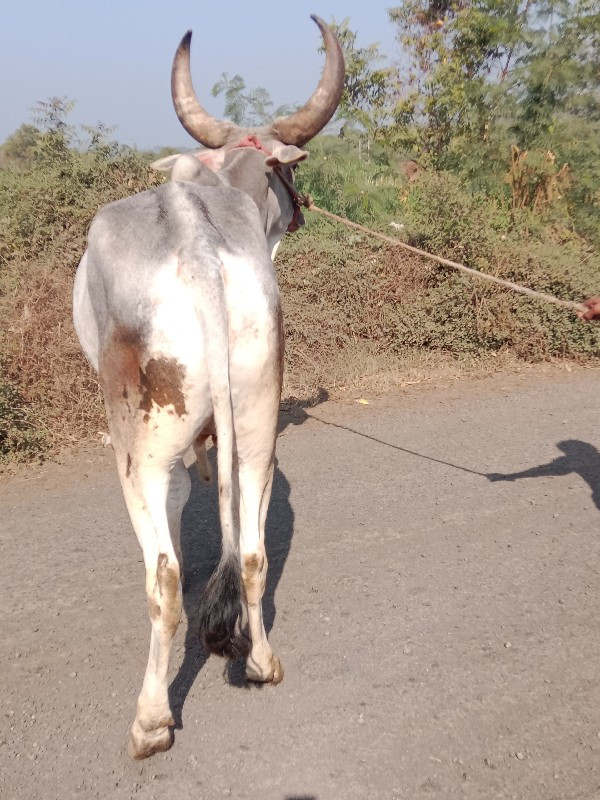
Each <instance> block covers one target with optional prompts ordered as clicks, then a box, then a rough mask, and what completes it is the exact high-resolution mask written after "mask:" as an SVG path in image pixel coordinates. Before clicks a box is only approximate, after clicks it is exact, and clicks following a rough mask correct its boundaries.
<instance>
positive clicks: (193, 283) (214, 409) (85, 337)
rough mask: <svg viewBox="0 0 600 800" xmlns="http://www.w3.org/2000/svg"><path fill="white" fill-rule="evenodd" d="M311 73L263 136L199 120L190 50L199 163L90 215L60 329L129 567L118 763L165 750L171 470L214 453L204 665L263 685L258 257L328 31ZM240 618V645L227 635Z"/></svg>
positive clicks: (271, 308) (278, 327)
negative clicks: (75, 356)
mask: <svg viewBox="0 0 600 800" xmlns="http://www.w3.org/2000/svg"><path fill="white" fill-rule="evenodd" d="M314 19H315V21H316V22H317V24H318V26H319V28H320V30H321V33H322V35H323V39H324V43H325V51H326V60H325V68H324V71H323V75H322V77H321V81H320V83H319V86H318V88H317V90H316V91H315V93H314V94H313V96H312V97H311V99H310V100H309V101H308V103H307V104H306V105H305V106H304V107H303V108H302V109H300V110H299V111H297V112H295V113H294V114H291V115H290V116H288V117H284V118H281V119H278V120H276V121H275V123H273V125H272V126H270V127H268V128H264V129H252V130H249V129H241V128H238V127H236V126H235V125H232V124H231V123H227V122H222V121H218V120H215V119H213V118H212V117H211V116H210V115H208V114H207V112H206V111H205V110H204V109H203V108H202V106H201V105H200V104H199V102H198V100H197V98H196V96H195V93H194V90H193V87H192V84H191V79H190V75H189V45H190V37H191V34H190V33H188V34H186V36H185V37H184V38H183V40H182V42H181V44H180V45H179V48H178V50H177V53H176V55H175V60H174V62H173V73H172V93H173V101H174V104H175V109H176V111H177V113H178V116H179V118H180V120H181V121H182V123H183V125H184V127H185V128H186V129H187V130H188V131H189V132H190V133H191V134H192V136H194V137H195V138H196V139H197V141H199V142H200V143H201V144H203V145H205V146H206V147H207V148H209V149H208V150H204V151H199V152H198V153H195V154H192V155H190V154H188V155H186V156H181V157H169V158H167V159H163V160H162V161H161V162H157V164H156V166H157V167H158V168H163V169H165V168H166V169H171V170H172V178H173V180H172V181H171V182H169V183H167V184H164V185H162V186H159V187H157V188H154V189H150V190H148V191H146V192H142V193H140V194H138V195H135V196H133V197H130V198H128V199H125V200H120V201H118V202H116V203H112V204H111V205H109V206H107V207H106V208H104V209H102V210H101V211H100V212H99V213H98V214H97V215H96V217H95V219H94V220H93V222H92V225H91V228H90V231H89V237H88V247H87V250H86V252H85V254H84V256H83V258H82V260H81V263H80V265H79V269H78V271H77V276H76V279H75V287H74V319H75V327H76V330H77V334H78V336H79V339H80V342H81V345H82V347H83V349H84V351H85V353H86V356H87V358H88V359H89V361H90V362H91V364H92V365H93V366H94V368H95V369H96V370H97V371H98V374H99V378H100V382H101V385H102V388H103V392H104V398H105V404H106V410H107V415H108V423H109V429H110V435H111V440H112V442H113V445H114V449H115V454H116V460H117V468H118V472H119V477H120V480H121V485H122V488H123V494H124V496H125V501H126V503H127V508H128V510H129V514H130V517H131V522H132V524H133V527H134V529H135V532H136V535H137V538H138V541H139V543H140V546H141V547H142V550H143V554H144V563H145V567H146V593H147V597H148V607H149V614H150V620H151V623H152V634H151V641H150V654H149V658H148V666H147V669H146V674H145V677H144V682H143V686H142V690H141V693H140V695H139V699H138V706H137V714H136V717H135V720H134V722H133V725H132V728H131V733H130V737H129V743H128V752H129V755H130V756H131V757H132V758H144V757H146V756H149V755H151V754H152V753H154V752H157V751H160V750H165V749H167V748H169V747H170V746H171V744H172V741H173V737H172V730H171V726H172V725H173V718H172V714H171V709H170V707H169V700H168V694H167V689H168V687H167V668H168V661H169V653H170V648H171V642H172V639H173V635H174V633H175V631H176V629H177V625H178V623H179V619H180V616H181V609H182V589H181V578H182V574H183V573H182V569H183V566H182V560H181V549H180V544H179V533H180V520H181V512H182V509H183V506H184V504H185V502H186V501H187V498H188V495H189V491H190V480H189V477H188V474H187V472H186V469H185V467H184V464H183V455H184V453H185V452H186V450H187V449H188V448H189V447H190V445H194V447H195V450H196V453H197V455H198V465H199V470H200V473H201V474H202V476H203V477H205V478H207V477H208V475H209V468H208V462H207V460H206V452H205V448H204V442H205V440H206V438H207V437H208V436H209V435H211V434H213V435H216V436H217V438H218V455H217V465H218V478H219V516H220V520H221V528H222V536H223V546H222V556H221V560H220V563H219V565H218V567H217V570H216V571H215V573H214V575H213V576H212V578H211V579H210V581H209V583H208V585H207V587H206V589H205V591H204V595H203V599H202V602H201V609H200V620H201V637H202V639H203V641H204V643H205V644H206V646H207V647H208V649H209V650H211V651H213V652H216V653H218V654H220V655H225V656H228V657H232V658H233V657H238V656H244V657H245V658H246V676H247V678H248V679H249V680H253V681H261V682H266V681H271V682H273V683H277V682H279V681H280V680H281V679H282V677H283V670H282V667H281V663H280V661H279V659H278V658H277V657H276V656H275V655H274V654H273V653H272V651H271V647H270V645H269V643H268V641H267V636H266V633H265V629H264V625H263V619H262V608H261V599H262V596H263V592H264V588H265V580H266V575H267V560H266V556H265V546H264V530H265V519H266V515H267V507H268V504H269V498H270V493H271V484H272V480H273V459H274V449H275V436H276V425H277V414H278V407H279V398H280V390H281V378H282V364H283V333H282V318H281V306H280V300H279V290H278V286H277V280H276V275H275V271H274V268H273V263H272V260H271V254H272V252H273V251H274V249H275V248H276V246H277V244H278V243H279V241H280V239H281V237H282V236H283V234H284V233H285V231H286V230H288V229H289V228H291V229H294V228H295V227H297V225H298V224H301V223H302V219H301V215H300V214H299V208H298V207H297V204H296V202H295V197H294V192H293V189H291V184H292V183H293V173H292V167H294V166H295V165H296V164H297V163H299V162H300V161H302V160H303V159H304V158H306V156H307V153H306V152H305V151H304V150H302V149H300V148H301V147H302V146H303V145H304V144H305V143H306V142H307V141H308V140H309V139H311V138H312V137H313V136H314V135H315V134H316V133H318V131H319V130H321V128H322V127H323V126H324V125H325V124H326V123H327V122H328V121H329V119H330V118H331V116H332V114H333V113H334V111H335V108H336V107H337V104H338V102H339V98H340V94H341V91H342V86H343V76H344V65H343V57H342V54H341V49H340V46H339V44H338V42H337V40H336V38H335V36H334V35H333V33H332V32H331V31H330V29H329V28H328V27H327V26H326V25H325V24H324V23H323V22H322V20H320V19H318V18H314ZM243 604H245V606H246V610H247V618H248V629H249V636H248V635H247V634H246V632H245V631H244V630H243V629H242V624H241V620H242V612H243Z"/></svg>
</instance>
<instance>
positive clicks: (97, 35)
mask: <svg viewBox="0 0 600 800" xmlns="http://www.w3.org/2000/svg"><path fill="white" fill-rule="evenodd" d="M389 5H393V1H392V3H390V4H389ZM389 5H387V4H386V5H384V4H380V3H379V2H377V0H371V1H370V2H369V0H344V2H342V0H311V2H310V5H306V6H305V5H304V4H300V3H294V4H283V3H281V2H275V0H257V1H255V2H242V1H241V0H221V2H215V0H212V2H210V3H202V2H201V0H194V1H193V2H192V0H170V2H164V1H163V2H159V0H12V1H11V0H4V2H3V6H4V7H3V9H2V26H1V28H0V143H1V142H3V141H4V140H5V139H6V138H7V137H8V136H9V135H10V134H11V133H13V132H14V131H15V130H16V129H17V128H18V127H19V126H20V125H21V124H22V123H24V122H29V123H31V122H32V116H33V115H32V108H33V106H35V105H36V103H37V102H38V101H40V100H46V99H47V98H49V97H52V96H58V97H63V96H66V97H68V98H70V99H73V100H75V101H76V107H75V110H74V112H73V113H72V115H71V117H70V121H71V122H72V123H73V124H76V125H80V124H83V125H95V124H96V123H98V122H102V123H103V124H105V125H109V126H116V130H115V131H114V133H113V138H115V139H117V140H118V141H120V142H122V143H123V144H129V145H136V146H137V147H140V148H144V149H146V148H148V149H149V148H154V147H160V146H167V145H168V146H172V147H182V148H186V147H187V148H189V147H191V146H193V141H192V140H191V139H190V137H189V136H188V135H187V133H186V132H185V131H184V130H183V128H182V127H181V125H180V123H179V121H178V120H177V117H176V116H175V112H174V110H173V106H172V103H171V96H170V73H171V62H172V59H173V55H174V53H175V50H176V48H177V45H178V43H179V41H180V39H181V37H182V36H183V34H184V33H185V32H186V31H187V30H188V29H191V30H192V31H193V38H192V47H191V65H192V78H193V81H194V88H195V90H196V94H197V95H198V98H199V100H200V101H201V103H202V105H203V106H204V107H205V108H206V109H207V110H208V111H209V112H210V113H212V114H214V115H216V116H222V111H223V100H222V98H213V97H212V96H211V94H210V90H211V88H212V86H213V85H214V84H215V82H216V81H217V79H218V78H219V77H220V76H221V74H222V73H223V72H227V73H228V74H229V75H230V76H233V75H235V74H236V73H237V74H240V75H242V77H243V78H244V80H245V82H246V86H247V87H251V88H255V87H258V86H262V87H264V88H265V89H267V91H268V92H269V94H270V96H271V99H272V100H273V102H274V104H275V106H278V105H281V104H284V103H287V104H296V103H298V104H303V103H304V102H305V101H306V100H307V99H308V98H309V96H310V95H311V94H312V92H313V90H314V89H315V87H316V85H317V83H318V81H319V77H320V74H321V70H322V66H323V59H324V56H323V54H322V53H319V52H318V46H319V44H320V41H321V36H320V33H319V29H318V28H317V26H316V25H315V24H314V22H313V21H312V20H311V19H310V14H311V13H315V14H318V15H319V16H320V17H322V18H323V19H324V20H325V21H326V22H331V21H332V20H333V19H335V21H336V22H341V21H342V20H343V19H345V18H346V17H349V18H350V21H351V28H352V29H353V30H355V31H357V33H358V45H359V46H366V45H369V44H371V43H373V42H379V43H380V45H381V51H382V52H383V53H384V54H386V55H388V56H389V57H396V56H397V55H398V46H397V44H396V43H395V41H394V30H393V28H392V26H391V25H390V23H389V22H388V17H387V8H388V7H389Z"/></svg>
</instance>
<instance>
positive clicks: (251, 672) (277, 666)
mask: <svg viewBox="0 0 600 800" xmlns="http://www.w3.org/2000/svg"><path fill="white" fill-rule="evenodd" d="M246 680H247V681H252V682H253V683H272V684H273V686H275V684H277V683H281V681H282V680H283V666H282V664H281V661H280V660H279V659H278V658H277V656H271V663H270V665H269V668H268V669H266V670H264V671H263V670H261V669H260V667H259V665H258V664H256V663H255V662H252V663H250V658H249V659H248V662H247V663H246Z"/></svg>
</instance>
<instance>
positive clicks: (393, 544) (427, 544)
mask: <svg viewBox="0 0 600 800" xmlns="http://www.w3.org/2000/svg"><path fill="white" fill-rule="evenodd" d="M599 389H600V371H598V370H596V371H585V372H576V373H573V374H567V373H564V372H556V371H554V372H550V374H548V375H540V374H530V375H527V376H525V377H521V378H515V377H495V378H493V379H486V380H483V381H477V382H468V383H466V382H465V383H459V384H455V385H452V386H449V387H437V388H435V389H418V388H417V389H413V390H411V394H408V395H398V396H395V397H391V396H387V397H385V398H382V399H378V400H377V399H375V400H373V401H372V402H371V403H370V405H365V406H363V405H358V404H356V403H344V404H340V403H330V402H327V403H323V404H322V405H320V406H318V407H316V408H314V409H308V410H307V411H301V410H298V411H297V412H296V413H295V414H294V415H288V416H287V417H286V418H285V419H284V421H283V431H282V434H281V437H280V440H279V444H278V457H279V461H278V470H277V478H276V482H275V490H274V497H273V501H272V508H271V512H270V518H269V537H270V544H269V552H270V563H271V570H270V576H269V589H268V596H267V599H266V604H265V606H266V615H267V619H268V622H269V626H270V627H272V630H271V633H270V638H271V642H272V644H273V646H274V649H275V651H276V652H277V653H278V654H279V655H280V657H281V658H282V661H283V663H284V665H285V668H286V676H285V680H284V682H283V683H282V684H281V685H280V686H277V687H274V688H273V687H265V688H262V689H261V688H247V687H246V686H244V685H243V682H242V681H241V680H240V676H241V673H240V669H239V665H233V666H231V667H229V668H228V669H226V670H225V672H224V663H223V662H222V661H220V660H219V659H216V658H210V659H209V660H208V661H206V660H205V658H204V656H203V655H202V653H201V651H200V650H199V648H198V646H197V644H196V641H195V639H194V636H193V632H190V633H189V634H188V635H187V637H186V629H187V625H186V624H185V622H184V623H183V624H182V625H181V626H180V630H179V632H178V636H177V646H176V648H175V652H174V658H173V661H172V669H171V673H172V680H173V683H172V687H171V689H172V697H173V705H174V707H175V711H176V717H177V719H178V723H179V727H178V729H177V730H176V740H175V746H174V748H173V749H172V750H171V751H170V752H168V753H165V754H161V755H158V756H155V757H154V758H152V759H150V760H149V761H146V762H143V763H132V762H129V761H128V760H127V758H126V756H125V755H124V743H125V738H126V733H127V729H128V725H129V723H130V721H131V719H132V717H133V714H134V709H135V701H136V697H137V693H138V691H139V688H140V683H141V678H142V673H143V670H144V666H145V661H146V656H147V646H148V639H149V622H148V619H147V614H146V604H145V597H144V590H143V570H142V563H141V556H140V553H139V551H138V549H137V544H136V542H135V538H134V536H133V533H132V531H131V530H130V526H129V522H128V519H127V517H126V512H125V510H124V505H123V501H122V499H121V496H120V493H119V490H118V486H117V481H116V476H115V472H114V468H113V464H112V461H113V456H112V453H111V451H109V450H103V451H90V452H87V453H84V454H80V455H78V456H77V457H72V458H69V459H67V460H66V462H65V463H64V464H62V465H47V466H46V467H44V469H43V470H41V471H40V470H39V468H37V469H32V470H31V471H30V472H29V473H28V474H26V475H25V474H20V475H18V476H17V477H13V478H10V479H4V480H3V481H2V482H0V527H1V534H0V547H1V550H0V552H1V554H2V561H1V563H2V578H1V580H0V599H1V607H2V610H3V617H2V631H3V635H2V640H1V644H0V648H1V656H2V658H1V663H2V673H3V674H2V679H1V683H0V687H1V688H0V692H1V713H2V717H1V720H2V724H1V725H0V795H1V796H2V797H3V798H4V797H5V798H11V800H12V798H19V800H29V799H30V798H31V799H32V800H33V798H36V799H37V798H44V800H53V799H54V798H56V800H59V798H60V800H63V799H66V798H103V799H104V798H116V800H120V799H121V798H131V797H135V798H142V799H143V800H150V798H157V800H158V798H161V800H162V798H165V797H172V798H183V799H184V800H185V799H187V798H195V800H198V799H200V800H202V799H203V798H206V800H213V799H214V798H219V797H232V798H257V800H258V798H260V800H271V799H272V800H292V798H294V799H295V800H298V799H299V798H302V799H303V800H314V799H318V800H367V799H368V798H373V799H374V800H380V799H381V800H383V799H384V798H386V799H387V800H392V799H393V798H395V799H396V800H400V798H402V800H421V798H423V800H425V798H427V799H429V798H469V799H471V798H472V799H473V800H475V799H477V800H479V799H480V798H481V800H490V799H491V798H524V799H525V798H527V800H536V798H544V800H551V799H553V800H575V798H577V799H578V800H583V799H584V798H585V799H586V800H588V799H591V798H595V797H600V614H599V612H600V577H599V574H598V572H599V566H600V560H599V555H600V453H599V450H598V448H599V447H600V391H599ZM183 549H184V557H185V560H186V576H187V585H186V594H185V606H186V611H187V613H188V616H191V617H192V619H193V616H194V607H195V599H196V598H197V595H198V591H199V589H200V587H201V585H202V583H203V582H204V581H205V580H206V578H207V576H208V574H209V572H210V570H211V569H212V566H213V565H214V563H215V561H216V559H217V554H218V538H217V530H216V504H215V497H214V492H212V491H211V490H208V489H206V488H204V487H200V486H198V485H197V483H195V484H194V489H193V496H192V500H191V501H190V503H189V504H188V507H187V508H186V511H185V512H184V532H183Z"/></svg>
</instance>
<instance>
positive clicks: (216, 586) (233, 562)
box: [198, 555, 250, 659]
mask: <svg viewBox="0 0 600 800" xmlns="http://www.w3.org/2000/svg"><path fill="white" fill-rule="evenodd" d="M241 586H242V574H241V570H240V563H239V561H238V559H237V556H235V555H231V556H229V557H228V558H227V559H226V560H224V561H221V563H220V564H219V566H218V567H217V569H216V570H215V571H214V573H213V574H212V576H211V578H210V580H209V582H208V583H207V584H206V588H205V589H204V594H203V595H202V599H201V601H200V611H199V619H200V629H199V631H198V635H199V637H200V641H201V642H203V644H204V646H205V647H206V649H207V650H208V651H209V652H210V653H216V655H218V656H226V657H227V658H232V659H236V658H246V656H247V655H248V653H249V652H250V641H249V639H248V637H247V636H246V635H245V634H244V633H243V632H242V630H241V617H242V591H241Z"/></svg>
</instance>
